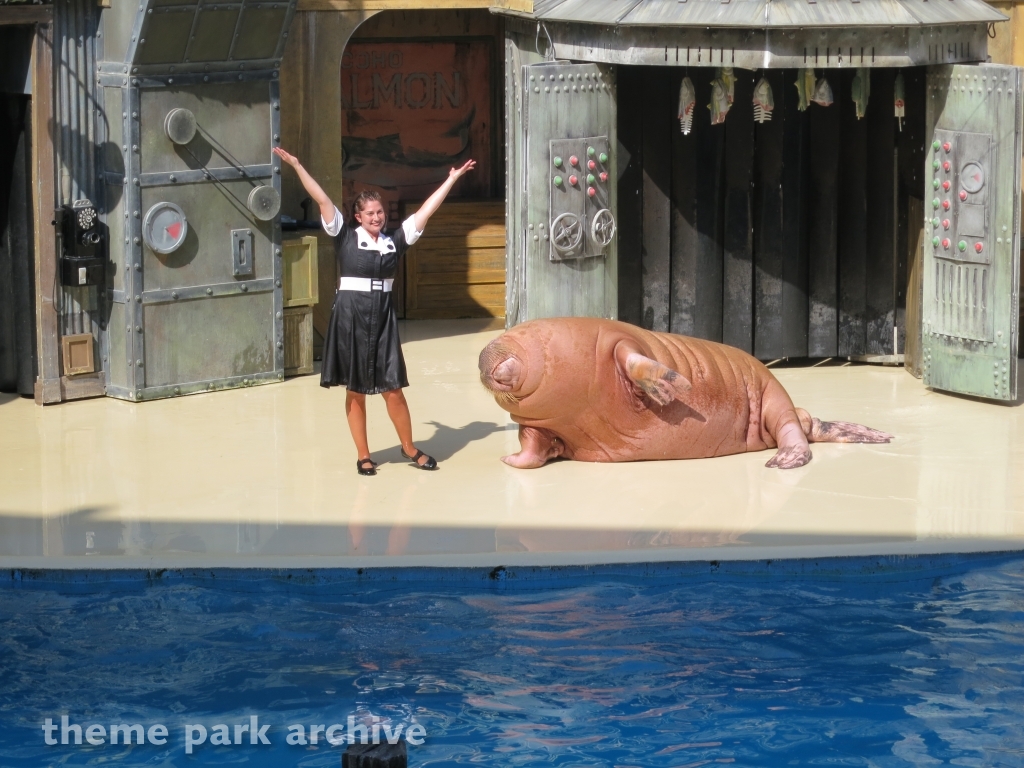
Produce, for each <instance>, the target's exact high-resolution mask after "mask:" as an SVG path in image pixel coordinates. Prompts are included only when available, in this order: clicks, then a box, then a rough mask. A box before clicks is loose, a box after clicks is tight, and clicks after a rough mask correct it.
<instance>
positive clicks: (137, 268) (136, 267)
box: [135, 238, 142, 272]
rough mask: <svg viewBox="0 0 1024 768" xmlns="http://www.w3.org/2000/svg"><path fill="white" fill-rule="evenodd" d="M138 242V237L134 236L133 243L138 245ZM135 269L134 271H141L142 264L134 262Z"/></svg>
mask: <svg viewBox="0 0 1024 768" xmlns="http://www.w3.org/2000/svg"><path fill="white" fill-rule="evenodd" d="M138 243H139V239H138V238H135V244H136V245H138ZM135 271H136V272H141V271H142V264H139V263H137V262H136V264H135Z"/></svg>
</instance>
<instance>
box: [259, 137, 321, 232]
mask: <svg viewBox="0 0 1024 768" xmlns="http://www.w3.org/2000/svg"><path fill="white" fill-rule="evenodd" d="M272 151H273V153H274V154H275V155H277V156H278V157H280V158H281V159H282V160H284V162H286V163H288V165H290V166H291V167H292V168H294V169H295V173H296V174H298V177H299V181H301V182H302V186H303V187H305V189H306V192H307V193H309V196H310V197H312V198H313V200H314V201H316V204H317V205H319V206H320V215H321V216H322V217H323V219H324V221H327V222H331V221H334V203H333V202H331V198H329V197H328V196H327V193H326V192H324V190H323V188H322V187H321V186H320V185H319V184H317V183H316V179H314V178H313V177H312V176H310V175H309V172H308V171H307V170H306V169H305V168H303V167H302V163H300V162H299V158H297V157H295V155H290V154H288V153H287V152H285V151H284V150H283V149H281V148H280V147H274V149H273V150H272Z"/></svg>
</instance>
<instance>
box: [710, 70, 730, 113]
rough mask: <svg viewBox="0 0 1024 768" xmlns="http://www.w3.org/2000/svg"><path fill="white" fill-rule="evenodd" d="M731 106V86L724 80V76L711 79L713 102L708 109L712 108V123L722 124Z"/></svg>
mask: <svg viewBox="0 0 1024 768" xmlns="http://www.w3.org/2000/svg"><path fill="white" fill-rule="evenodd" d="M731 106H732V102H731V101H730V100H729V86H727V85H726V84H725V83H724V82H722V78H720V77H716V78H715V79H714V80H712V81H711V103H710V104H708V109H710V110H711V124H712V125H721V124H722V123H724V122H725V116H726V115H727V114H729V107H731Z"/></svg>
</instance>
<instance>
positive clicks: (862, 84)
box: [850, 67, 871, 120]
mask: <svg viewBox="0 0 1024 768" xmlns="http://www.w3.org/2000/svg"><path fill="white" fill-rule="evenodd" d="M850 95H851V96H852V97H853V103H854V104H855V105H856V107H857V119H858V120H860V119H861V118H862V117H864V115H866V114H867V113H868V97H869V96H870V95H871V70H869V69H866V68H864V67H861V68H860V69H858V70H857V74H856V75H854V77H853V83H852V84H851V85H850Z"/></svg>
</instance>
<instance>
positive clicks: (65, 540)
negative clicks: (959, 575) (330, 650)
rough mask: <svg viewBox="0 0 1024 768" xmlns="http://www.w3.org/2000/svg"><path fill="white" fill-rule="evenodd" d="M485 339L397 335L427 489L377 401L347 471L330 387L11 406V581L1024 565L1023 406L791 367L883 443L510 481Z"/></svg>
mask: <svg viewBox="0 0 1024 768" xmlns="http://www.w3.org/2000/svg"><path fill="white" fill-rule="evenodd" d="M499 333H500V330H499V327H498V326H496V325H494V324H493V323H491V324H490V325H488V324H487V323H486V322H484V321H468V320H463V321H436V322H435V321H420V322H409V323H405V324H404V327H403V338H404V339H405V340H406V342H405V354H406V359H407V362H408V367H409V378H410V381H411V383H412V386H411V387H410V388H409V389H408V390H407V397H408V399H409V404H410V408H411V410H412V416H413V424H414V429H415V434H416V438H417V443H418V445H419V447H420V448H422V449H423V450H424V451H426V452H427V453H430V454H432V455H434V456H436V457H437V458H438V460H439V461H440V462H441V469H440V471H438V472H423V471H420V470H417V469H415V468H413V467H412V466H410V465H409V464H408V463H406V462H405V461H404V460H403V459H402V458H401V456H400V453H399V447H398V440H397V438H396V436H395V433H394V431H393V429H392V427H391V424H390V422H389V421H388V419H387V415H386V413H385V410H384V403H383V400H382V399H381V398H376V397H375V398H372V399H371V401H370V407H369V410H370V443H371V448H372V449H373V455H374V458H375V459H376V460H377V461H379V462H380V463H381V466H380V468H379V470H378V475H377V476H376V477H370V478H365V477H359V476H358V475H357V474H356V472H355V466H354V465H355V458H356V456H355V449H354V448H353V445H352V440H351V438H350V437H349V434H348V428H347V425H346V423H345V417H344V408H343V405H344V392H343V390H337V389H335V390H330V391H328V390H324V389H322V388H320V386H319V377H317V376H305V377H300V378H295V379H289V380H287V381H285V382H284V383H283V384H274V385H268V386H261V387H255V388H251V389H244V390H234V391H230V392H217V393H212V394H204V395H194V396H190V397H182V398H179V399H173V400H163V401H157V402H150V403H142V404H138V405H135V404H131V403H126V402H122V401H118V400H113V399H107V398H100V399H95V400H86V401H79V402H72V403H66V404H63V405H59V406H50V407H46V408H40V407H39V406H37V405H35V404H34V403H33V402H32V401H31V400H26V399H21V398H17V397H13V396H10V395H0V566H2V567H4V568H176V567H204V568H205V567H225V566H226V567H236V566H237V567H285V568H305V567H316V568H323V567H366V566H400V565H438V566H452V565H473V566H488V567H489V566H492V565H493V566H498V565H528V564H588V563H617V562H641V561H672V560H723V559H764V558H771V559H776V558H805V557H813V558H816V557H827V556H837V555H868V554H926V553H928V554H931V553H940V552H976V551H998V550H1020V549H1024V472H1021V471H1019V468H1021V467H1024V462H1022V460H1024V409H1022V408H1020V407H1014V406H1009V407H1008V406H1001V405H995V404H992V403H987V402H981V401H977V400H973V399H969V398H960V397H952V396H949V395H944V394H940V393H937V392H932V391H929V390H927V389H925V388H924V387H923V386H922V385H921V383H920V381H918V380H917V379H914V378H913V377H911V376H910V375H908V374H907V373H906V372H905V371H904V370H903V369H902V368H883V367H875V366H866V365H823V366H819V367H815V368H796V367H781V368H777V369H775V370H776V375H777V376H778V378H779V379H780V381H782V383H783V385H784V386H785V387H786V388H787V389H788V390H789V392H790V394H791V395H792V397H793V400H794V402H795V403H796V404H797V405H800V406H802V407H805V408H807V409H808V410H809V411H810V412H811V413H812V414H814V415H817V416H819V417H821V418H823V419H840V420H845V421H855V422H860V423H863V424H867V425H870V426H872V427H876V428H879V429H883V430H886V431H888V432H891V433H892V434H894V435H896V439H895V440H894V441H893V442H892V443H891V444H889V445H879V446H871V445H815V446H813V451H814V460H813V461H812V462H811V463H810V464H809V465H808V466H806V467H803V468H801V469H797V470H789V471H780V470H770V469H766V468H765V466H764V464H765V462H766V461H767V460H768V459H769V458H770V457H771V455H772V452H770V451H768V452H764V453H756V454H745V455H739V456H730V457H724V458H718V459H704V460H696V461H664V462H646V463H634V464H613V465H609V464H583V463H577V462H559V463H556V464H553V465H549V466H547V467H544V468H542V469H537V470H515V469H511V468H509V467H506V466H505V465H504V464H502V463H501V462H500V461H499V460H498V459H499V457H500V456H502V455H504V454H506V453H511V452H514V451H516V450H518V440H517V437H516V428H515V425H514V424H512V423H511V421H510V420H509V419H508V417H507V415H506V414H505V412H504V411H502V410H501V409H500V408H498V406H497V405H496V404H495V403H494V401H493V399H492V398H491V397H490V396H489V395H488V394H487V393H486V392H485V391H484V389H483V387H482V386H481V385H480V383H479V380H478V376H477V369H476V358H477V354H478V353H479V351H480V349H481V348H482V347H483V346H484V345H485V344H486V343H487V342H488V341H490V340H491V339H492V338H494V337H495V336H497V335H498V334H499Z"/></svg>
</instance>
